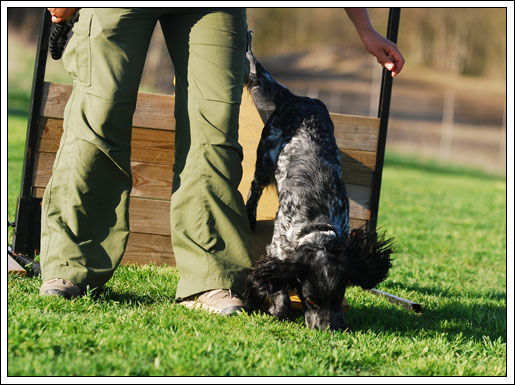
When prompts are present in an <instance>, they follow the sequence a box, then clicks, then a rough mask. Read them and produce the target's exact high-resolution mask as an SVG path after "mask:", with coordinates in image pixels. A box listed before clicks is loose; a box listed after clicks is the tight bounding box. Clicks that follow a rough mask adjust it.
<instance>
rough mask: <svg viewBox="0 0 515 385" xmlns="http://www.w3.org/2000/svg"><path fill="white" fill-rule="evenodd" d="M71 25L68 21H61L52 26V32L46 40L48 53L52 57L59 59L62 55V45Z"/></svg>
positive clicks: (66, 38) (64, 43)
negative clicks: (47, 40)
mask: <svg viewBox="0 0 515 385" xmlns="http://www.w3.org/2000/svg"><path fill="white" fill-rule="evenodd" d="M71 28H72V26H71V24H70V23H68V22H66V21H63V22H61V23H58V24H56V25H55V26H54V28H53V31H52V34H51V35H50V39H49V42H48V47H49V49H50V55H51V56H52V59H54V60H59V59H60V58H61V56H63V51H64V46H65V45H66V41H67V40H68V33H69V32H70V30H71Z"/></svg>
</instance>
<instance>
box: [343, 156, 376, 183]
mask: <svg viewBox="0 0 515 385" xmlns="http://www.w3.org/2000/svg"><path fill="white" fill-rule="evenodd" d="M340 157H341V160H342V177H343V180H344V182H345V183H348V184H359V185H363V186H372V183H373V179H374V169H375V161H376V154H375V152H370V151H358V150H340Z"/></svg>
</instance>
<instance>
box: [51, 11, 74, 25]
mask: <svg viewBox="0 0 515 385" xmlns="http://www.w3.org/2000/svg"><path fill="white" fill-rule="evenodd" d="M47 9H48V12H50V14H51V15H52V23H61V22H63V21H65V20H68V19H69V18H70V17H72V16H73V14H74V13H75V11H77V9H78V8H47Z"/></svg>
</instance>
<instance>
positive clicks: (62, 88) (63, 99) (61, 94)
mask: <svg viewBox="0 0 515 385" xmlns="http://www.w3.org/2000/svg"><path fill="white" fill-rule="evenodd" d="M72 89H73V88H72V86H71V85H69V84H58V83H48V82H45V83H44V84H43V101H42V103H41V112H40V116H42V117H46V118H58V119H62V118H63V116H64V108H65V107H66V103H67V102H68V99H69V98H70V95H71V93H72Z"/></svg>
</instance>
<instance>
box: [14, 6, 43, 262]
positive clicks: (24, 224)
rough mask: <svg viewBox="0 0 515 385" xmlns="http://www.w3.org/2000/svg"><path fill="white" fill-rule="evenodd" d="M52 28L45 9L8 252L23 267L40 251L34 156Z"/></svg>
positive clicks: (39, 221)
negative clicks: (33, 192) (18, 193)
mask: <svg viewBox="0 0 515 385" xmlns="http://www.w3.org/2000/svg"><path fill="white" fill-rule="evenodd" d="M51 29H52V20H51V16H50V13H49V12H48V11H47V10H46V9H44V10H43V15H42V18H41V28H40V33H39V41H38V48H37V53H36V63H35V67H34V76H33V81H32V95H31V99H30V113H29V121H28V126H27V137H26V143H25V158H24V161H23V175H22V182H21V191H20V196H19V197H18V207H17V211H16V222H15V224H14V234H13V240H12V250H8V252H9V255H11V256H12V257H13V258H15V259H16V260H18V262H20V263H22V264H26V263H27V262H28V261H31V262H33V258H34V254H35V253H37V248H39V237H40V233H41V199H40V198H33V197H32V181H33V176H34V175H33V174H34V154H35V149H36V145H37V141H38V132H39V124H40V117H39V116H40V113H41V103H42V100H43V85H44V81H45V69H46V61H47V55H48V41H49V36H50V31H51ZM32 270H35V271H36V272H37V271H38V270H39V265H38V264H37V263H34V264H33V266H32Z"/></svg>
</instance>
